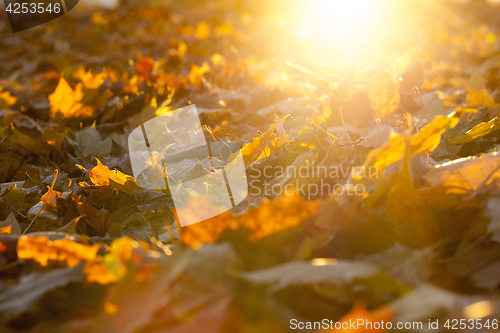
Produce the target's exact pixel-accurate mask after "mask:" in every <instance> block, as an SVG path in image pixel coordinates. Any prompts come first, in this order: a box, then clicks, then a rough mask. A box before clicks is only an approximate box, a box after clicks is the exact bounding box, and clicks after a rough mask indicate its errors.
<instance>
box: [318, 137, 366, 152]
mask: <svg viewBox="0 0 500 333" xmlns="http://www.w3.org/2000/svg"><path fill="white" fill-rule="evenodd" d="M365 141H366V140H365V138H363V137H361V138H359V139H358V140H356V141H353V142H351V143H346V144H343V145H335V146H330V147H328V148H324V149H327V150H330V149H333V148H342V147H347V146H355V145H357V144H360V143H361V142H365Z"/></svg>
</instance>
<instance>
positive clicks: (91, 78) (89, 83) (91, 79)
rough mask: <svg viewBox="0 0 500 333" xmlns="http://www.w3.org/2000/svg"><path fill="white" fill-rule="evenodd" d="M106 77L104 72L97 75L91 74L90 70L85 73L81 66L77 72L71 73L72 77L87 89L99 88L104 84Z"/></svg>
mask: <svg viewBox="0 0 500 333" xmlns="http://www.w3.org/2000/svg"><path fill="white" fill-rule="evenodd" d="M106 76H107V73H106V72H102V73H99V74H93V73H92V71H91V70H89V71H88V72H87V71H85V68H84V67H83V66H80V67H79V68H78V70H77V71H76V72H74V73H73V77H74V78H75V79H79V80H80V81H82V83H83V85H84V86H85V88H87V89H97V88H99V87H100V86H101V85H102V84H103V83H104V79H105V78H106Z"/></svg>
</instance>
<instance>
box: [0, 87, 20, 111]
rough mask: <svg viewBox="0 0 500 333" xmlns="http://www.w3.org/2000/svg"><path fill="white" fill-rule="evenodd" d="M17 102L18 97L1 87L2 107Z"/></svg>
mask: <svg viewBox="0 0 500 333" xmlns="http://www.w3.org/2000/svg"><path fill="white" fill-rule="evenodd" d="M16 102H17V97H15V96H12V95H11V94H10V93H9V92H8V91H4V92H2V87H0V109H3V108H7V107H8V106H10V105H14V104H15V103H16Z"/></svg>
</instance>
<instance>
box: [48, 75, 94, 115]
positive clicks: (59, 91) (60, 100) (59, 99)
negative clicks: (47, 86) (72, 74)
mask: <svg viewBox="0 0 500 333" xmlns="http://www.w3.org/2000/svg"><path fill="white" fill-rule="evenodd" d="M82 99H83V84H82V83H78V84H77V85H76V87H75V89H74V90H73V89H72V88H71V86H70V85H69V84H68V82H67V81H66V80H65V79H64V78H63V77H61V79H60V80H59V84H58V85H57V87H56V90H55V91H54V92H53V93H52V94H51V95H49V102H50V106H51V109H50V111H51V115H52V117H54V116H55V115H56V113H57V112H61V113H62V114H63V116H64V117H66V118H68V117H88V116H91V115H92V113H93V112H94V109H92V107H90V106H86V105H84V104H82V103H80V102H81V100H82Z"/></svg>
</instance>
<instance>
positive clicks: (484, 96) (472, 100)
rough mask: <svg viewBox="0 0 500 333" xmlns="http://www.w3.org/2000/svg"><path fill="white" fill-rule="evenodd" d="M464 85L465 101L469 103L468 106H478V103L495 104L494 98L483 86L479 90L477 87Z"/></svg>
mask: <svg viewBox="0 0 500 333" xmlns="http://www.w3.org/2000/svg"><path fill="white" fill-rule="evenodd" d="M466 87H467V103H469V106H478V105H484V106H495V100H494V99H493V97H492V96H491V95H490V93H489V92H488V91H487V90H486V88H483V90H479V89H473V88H469V86H466Z"/></svg>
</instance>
